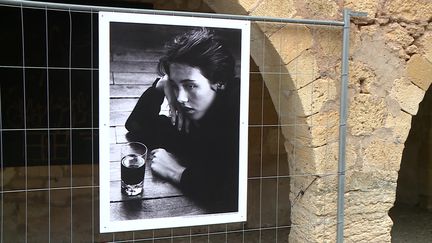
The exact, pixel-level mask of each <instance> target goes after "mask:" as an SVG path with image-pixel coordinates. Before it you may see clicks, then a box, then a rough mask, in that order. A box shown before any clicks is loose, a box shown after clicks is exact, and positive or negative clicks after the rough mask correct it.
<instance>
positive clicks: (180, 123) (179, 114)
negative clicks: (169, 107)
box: [177, 112, 183, 131]
mask: <svg viewBox="0 0 432 243" xmlns="http://www.w3.org/2000/svg"><path fill="white" fill-rule="evenodd" d="M182 128H183V112H177V130H179V131H181V130H182Z"/></svg>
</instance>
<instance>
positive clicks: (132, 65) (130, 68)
mask: <svg viewBox="0 0 432 243" xmlns="http://www.w3.org/2000/svg"><path fill="white" fill-rule="evenodd" d="M157 64H158V63H157V62H148V61H112V62H111V66H110V71H111V72H114V73H121V72H122V73H127V72H134V73H136V72H144V73H157V72H156V67H157ZM114 81H115V80H114Z"/></svg>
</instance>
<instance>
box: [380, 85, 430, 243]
mask: <svg viewBox="0 0 432 243" xmlns="http://www.w3.org/2000/svg"><path fill="white" fill-rule="evenodd" d="M431 147H432V88H429V89H428V90H427V91H426V94H425V96H424V99H423V101H422V102H421V103H420V106H419V111H418V113H417V115H416V116H413V118H412V124H411V130H410V133H409V135H408V138H407V140H406V142H405V149H404V151H403V154H402V162H401V167H400V171H399V177H398V181H397V189H396V201H395V205H394V207H393V208H392V209H391V210H390V212H389V215H390V217H391V218H392V220H393V227H392V230H391V236H392V242H395V243H396V242H430V239H432V230H431V227H430V225H432V150H431Z"/></svg>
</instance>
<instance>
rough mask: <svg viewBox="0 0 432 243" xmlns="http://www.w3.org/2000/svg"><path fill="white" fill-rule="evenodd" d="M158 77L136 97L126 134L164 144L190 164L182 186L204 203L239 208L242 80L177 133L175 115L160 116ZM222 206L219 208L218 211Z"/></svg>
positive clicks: (154, 144)
mask: <svg viewBox="0 0 432 243" xmlns="http://www.w3.org/2000/svg"><path fill="white" fill-rule="evenodd" d="M157 81H158V80H156V81H155V82H154V83H153V85H152V87H150V88H148V89H147V90H146V91H145V92H144V93H143V94H142V96H141V97H140V99H139V100H138V102H137V104H136V106H135V108H134V109H133V111H132V113H131V114H130V116H129V118H128V119H127V121H126V129H127V130H128V131H129V134H128V136H130V137H133V138H134V139H135V140H138V141H141V142H143V143H144V144H146V145H147V146H148V147H149V150H151V149H155V148H164V149H165V150H167V151H168V152H170V153H172V154H174V155H175V156H176V157H177V158H179V160H180V162H181V164H182V165H183V166H185V167H186V169H185V170H184V172H183V174H182V176H181V180H180V188H181V189H182V190H183V191H184V192H185V193H187V194H189V195H191V196H192V197H194V198H197V199H200V200H203V201H207V202H208V201H221V203H220V204H218V205H219V207H221V208H222V210H225V211H237V200H238V186H239V185H238V172H239V170H238V168H239V116H240V114H239V109H240V103H239V102H240V99H239V96H240V91H239V88H238V87H239V81H238V80H235V83H234V85H231V86H227V88H226V89H225V90H223V91H217V92H218V93H217V95H216V98H215V100H214V101H213V104H212V105H211V107H210V108H209V110H208V111H207V112H206V114H205V115H204V117H203V118H201V119H200V120H199V121H198V122H197V123H194V122H191V124H190V126H189V133H186V132H179V131H178V130H177V129H176V126H173V125H172V123H171V119H170V118H169V117H167V116H164V115H159V112H160V107H161V104H162V102H163V99H164V93H163V92H162V91H159V90H157V89H156V88H155V86H156V83H157ZM217 210H219V209H217Z"/></svg>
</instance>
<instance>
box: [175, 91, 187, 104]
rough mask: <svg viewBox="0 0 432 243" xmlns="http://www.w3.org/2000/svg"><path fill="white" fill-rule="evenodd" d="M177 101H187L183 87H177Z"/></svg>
mask: <svg viewBox="0 0 432 243" xmlns="http://www.w3.org/2000/svg"><path fill="white" fill-rule="evenodd" d="M177 101H178V102H179V103H186V102H187V101H188V98H187V93H186V92H185V91H184V89H179V91H178V95H177Z"/></svg>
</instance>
